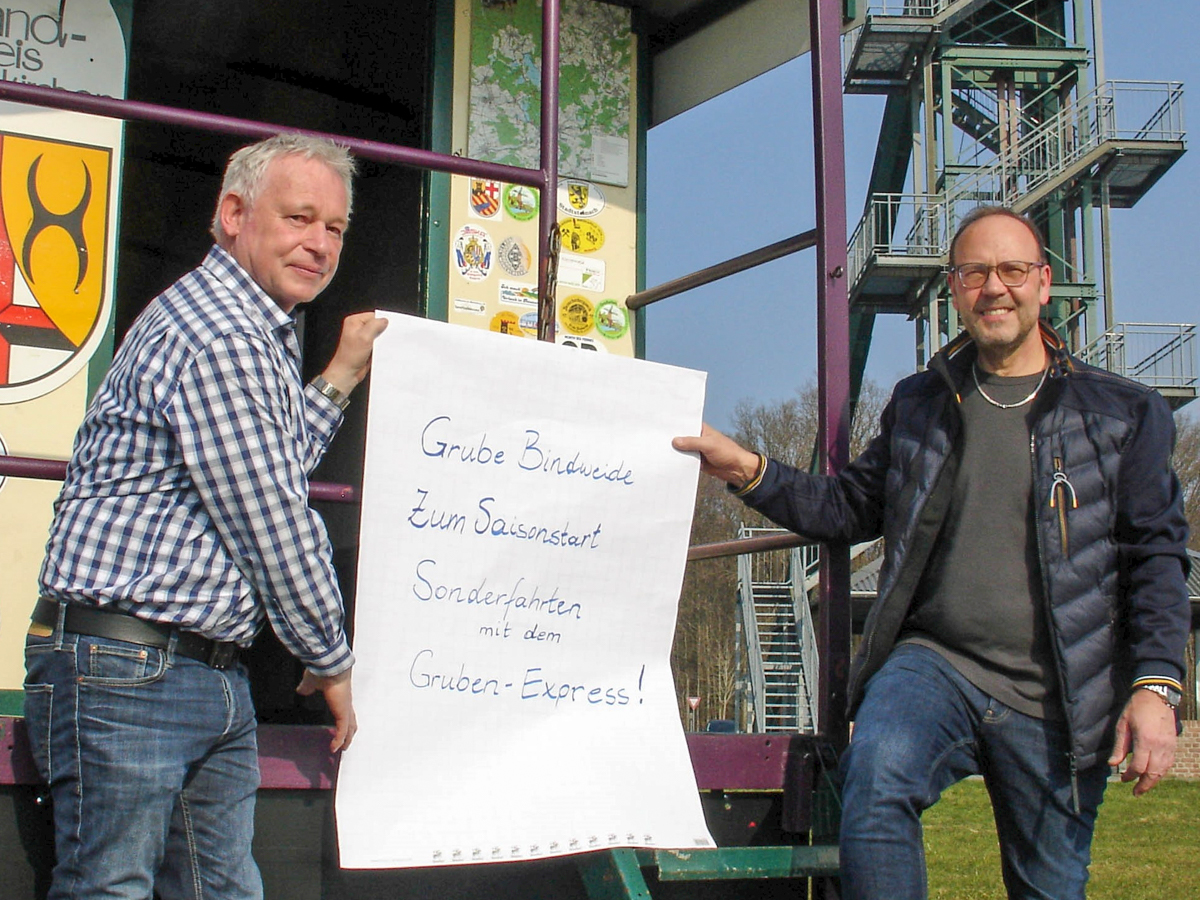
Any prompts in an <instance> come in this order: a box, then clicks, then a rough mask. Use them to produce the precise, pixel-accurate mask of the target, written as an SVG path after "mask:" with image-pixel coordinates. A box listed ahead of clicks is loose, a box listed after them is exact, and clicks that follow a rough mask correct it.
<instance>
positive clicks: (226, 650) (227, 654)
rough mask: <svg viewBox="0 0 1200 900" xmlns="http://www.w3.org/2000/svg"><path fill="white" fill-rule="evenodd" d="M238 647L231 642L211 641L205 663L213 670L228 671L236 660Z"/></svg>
mask: <svg viewBox="0 0 1200 900" xmlns="http://www.w3.org/2000/svg"><path fill="white" fill-rule="evenodd" d="M237 652H238V645H237V644H236V643H234V642H233V641H221V642H218V641H213V645H212V648H211V649H210V650H209V651H208V659H207V660H206V662H207V663H208V665H209V666H211V667H212V668H214V669H228V668H229V667H230V666H232V665H233V662H234V660H236V659H237Z"/></svg>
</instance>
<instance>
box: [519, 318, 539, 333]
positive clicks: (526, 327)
mask: <svg viewBox="0 0 1200 900" xmlns="http://www.w3.org/2000/svg"><path fill="white" fill-rule="evenodd" d="M537 316H538V314H537V313H536V312H527V313H523V314H522V315H521V330H522V331H523V332H525V333H526V334H527V335H529V336H530V337H537V336H538V327H537Z"/></svg>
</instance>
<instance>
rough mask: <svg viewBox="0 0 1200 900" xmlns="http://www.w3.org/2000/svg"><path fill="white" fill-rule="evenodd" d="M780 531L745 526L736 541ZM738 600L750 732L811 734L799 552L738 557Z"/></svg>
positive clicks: (812, 676) (813, 687)
mask: <svg viewBox="0 0 1200 900" xmlns="http://www.w3.org/2000/svg"><path fill="white" fill-rule="evenodd" d="M780 532H781V530H780V529H771V528H743V529H741V531H740V532H739V537H750V536H757V535H763V534H776V533H780ZM738 600H739V607H740V608H741V610H742V625H743V634H744V635H745V640H746V650H747V664H748V668H749V673H750V685H751V693H752V701H753V709H754V723H753V730H754V731H758V732H789V733H794V732H802V733H815V731H816V728H817V721H816V719H817V717H816V697H817V650H816V639H815V635H814V634H813V623H812V615H811V612H810V611H809V605H808V598H807V594H806V593H805V591H804V573H803V565H802V563H801V556H800V552H799V549H798V548H797V549H795V550H790V551H782V550H777V551H770V552H768V553H760V554H743V555H742V556H739V557H738Z"/></svg>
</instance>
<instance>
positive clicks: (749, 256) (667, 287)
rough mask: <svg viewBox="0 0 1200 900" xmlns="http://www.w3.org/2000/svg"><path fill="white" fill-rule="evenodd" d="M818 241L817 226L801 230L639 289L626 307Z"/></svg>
mask: <svg viewBox="0 0 1200 900" xmlns="http://www.w3.org/2000/svg"><path fill="white" fill-rule="evenodd" d="M816 244H817V229H815V228H810V229H809V230H808V231H802V232H800V233H799V234H797V235H793V236H792V237H790V238H784V239H783V240H782V241H776V242H775V243H774V244H768V245H767V246H765V247H760V248H759V249H757V250H751V251H750V252H749V253H743V254H742V255H741V256H735V257H733V258H732V259H727V260H725V261H724V262H719V263H717V264H715V265H712V266H709V267H708V268H706V269H698V270H697V271H695V272H692V273H691V274H689V275H682V276H680V277H679V278H674V279H672V280H671V281H664V282H663V283H662V284H660V285H658V286H657V287H652V288H647V289H646V290H644V291H638V292H637V293H636V294H630V295H629V296H628V297H626V298H625V306H626V307H627V308H629V309H634V310H636V309H641V308H642V307H643V306H649V305H650V304H651V303H655V302H657V301H659V300H665V299H666V298H667V297H674V296H676V295H677V294H682V293H684V292H685V291H690V290H691V289H692V288H697V287H700V286H701V285H705V284H711V283H712V282H714V281H719V280H720V279H722V278H726V277H728V276H730V275H736V274H737V273H738V272H745V271H746V270H747V269H753V268H754V267H755V266H761V265H762V264H763V263H769V262H772V261H773V260H776V259H780V258H782V257H784V256H788V255H789V254H792V253H796V252H798V251H800V250H807V249H808V248H809V247H815V246H816Z"/></svg>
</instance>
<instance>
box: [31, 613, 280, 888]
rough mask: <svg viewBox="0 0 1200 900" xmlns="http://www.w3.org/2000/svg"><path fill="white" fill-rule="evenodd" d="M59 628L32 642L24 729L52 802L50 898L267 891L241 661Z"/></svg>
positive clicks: (255, 759) (251, 723) (252, 740)
mask: <svg viewBox="0 0 1200 900" xmlns="http://www.w3.org/2000/svg"><path fill="white" fill-rule="evenodd" d="M173 651H174V638H172V639H171V645H170V646H168V647H167V648H166V649H165V650H156V649H154V648H152V647H143V646H140V645H138V644H130V643H126V642H124V641H113V640H107V639H103V638H95V637H85V636H82V635H77V634H71V633H66V634H64V633H63V632H62V631H61V630H60V629H55V632H54V634H53V635H52V636H50V637H45V638H43V637H35V636H33V635H30V636H29V637H28V638H27V639H26V645H25V666H26V673H27V674H26V679H25V718H26V722H27V725H28V730H29V742H30V747H31V749H32V751H33V756H34V759H35V760H36V762H37V766H38V769H39V771H40V773H41V776H42V778H44V779H45V780H46V782H47V783H48V784H49V785H50V789H51V796H52V798H53V802H54V830H55V846H56V849H57V856H58V859H57V864H56V865H55V868H54V878H53V884H52V886H51V888H50V894H49V897H50V900H59V898H68V897H69V898H80V900H82V898H92V897H105V898H128V900H149V898H150V896H151V893H152V891H155V890H156V891H157V892H158V894H159V895H160V896H161V897H162V898H163V900H176V898H188V900H250V898H253V900H259V898H261V897H262V881H261V878H260V876H259V873H258V867H257V866H256V865H255V864H254V860H253V858H252V857H251V853H250V843H251V839H252V838H253V835H254V796H255V791H256V790H257V788H258V783H259V775H258V751H257V743H256V739H255V718H254V709H253V704H252V702H251V700H250V688H249V681H248V679H247V677H246V672H245V669H244V668H243V667H242V666H240V665H239V666H236V667H234V668H230V669H226V670H223V671H218V670H217V669H212V668H210V667H209V666H207V665H205V664H204V663H201V662H196V661H194V660H191V659H187V658H184V657H179V656H176V655H175V654H174V652H173Z"/></svg>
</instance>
